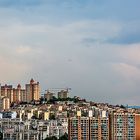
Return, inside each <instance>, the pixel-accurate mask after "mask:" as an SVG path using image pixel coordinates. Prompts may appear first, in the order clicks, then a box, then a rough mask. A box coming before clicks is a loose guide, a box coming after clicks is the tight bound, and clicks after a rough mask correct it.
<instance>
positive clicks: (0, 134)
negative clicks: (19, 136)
mask: <svg viewBox="0 0 140 140" xmlns="http://www.w3.org/2000/svg"><path fill="white" fill-rule="evenodd" d="M2 139H3V134H2V133H1V132H0V140H2Z"/></svg>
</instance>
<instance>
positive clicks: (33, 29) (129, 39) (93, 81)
mask: <svg viewBox="0 0 140 140" xmlns="http://www.w3.org/2000/svg"><path fill="white" fill-rule="evenodd" d="M139 5H140V1H139V0H123V1H122V0H116V1H113V0H106V1H103V0H102V1H99V0H0V18H1V21H0V64H1V66H0V83H1V84H2V85H4V84H13V85H14V86H16V85H17V84H18V83H21V85H22V86H23V87H24V84H26V83H29V81H30V79H31V78H34V80H36V81H39V82H40V85H41V91H45V89H47V88H55V87H58V88H65V87H69V88H71V89H72V90H71V94H72V95H71V96H74V95H77V96H80V97H83V98H86V99H87V100H93V101H95V102H108V103H110V104H129V105H140V103H139V99H140V86H139V83H140V8H139Z"/></svg>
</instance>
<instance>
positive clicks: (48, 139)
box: [44, 136, 58, 140]
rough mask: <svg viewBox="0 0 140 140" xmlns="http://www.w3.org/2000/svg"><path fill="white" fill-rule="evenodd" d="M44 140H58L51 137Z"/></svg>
mask: <svg viewBox="0 0 140 140" xmlns="http://www.w3.org/2000/svg"><path fill="white" fill-rule="evenodd" d="M44 140H58V139H57V137H55V136H52V137H48V138H46V139H44Z"/></svg>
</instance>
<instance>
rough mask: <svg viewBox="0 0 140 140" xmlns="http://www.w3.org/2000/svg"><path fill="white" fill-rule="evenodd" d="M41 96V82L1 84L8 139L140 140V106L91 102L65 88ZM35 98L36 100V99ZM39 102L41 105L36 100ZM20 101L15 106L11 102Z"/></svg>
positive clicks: (1, 117) (0, 118) (2, 125)
mask: <svg viewBox="0 0 140 140" xmlns="http://www.w3.org/2000/svg"><path fill="white" fill-rule="evenodd" d="M54 96H55V93H54V92H52V91H51V90H47V91H46V93H45V94H44V95H43V98H40V85H39V82H35V81H34V80H33V79H31V80H30V83H29V84H26V85H25V88H21V86H20V84H18V86H17V88H13V86H11V85H5V86H1V87H0V99H1V102H0V132H2V133H3V137H4V138H5V139H9V138H13V139H15V140H19V139H25V140H42V139H45V138H46V137H51V136H56V137H57V138H58V139H59V137H61V136H62V135H64V134H65V133H68V139H69V140H140V109H134V108H127V107H124V106H118V105H116V106H115V105H109V104H107V103H95V102H88V101H86V100H85V99H81V98H80V97H77V96H74V97H73V98H70V97H68V89H63V90H62V89H61V90H60V91H58V92H57V97H56V96H55V97H54ZM32 101H33V102H32ZM35 102H37V104H36V103H35ZM14 103H15V104H16V105H14V106H11V107H10V105H11V104H14Z"/></svg>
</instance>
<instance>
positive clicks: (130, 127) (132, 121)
mask: <svg viewBox="0 0 140 140" xmlns="http://www.w3.org/2000/svg"><path fill="white" fill-rule="evenodd" d="M89 112H92V111H89ZM101 112H103V114H100V115H99V116H97V117H95V116H93V115H92V113H90V114H89V116H88V117H82V116H81V115H77V117H71V118H69V140H140V114H136V113H134V112H133V113H132V112H127V111H124V110H119V111H116V112H110V113H109V114H108V113H106V111H101Z"/></svg>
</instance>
